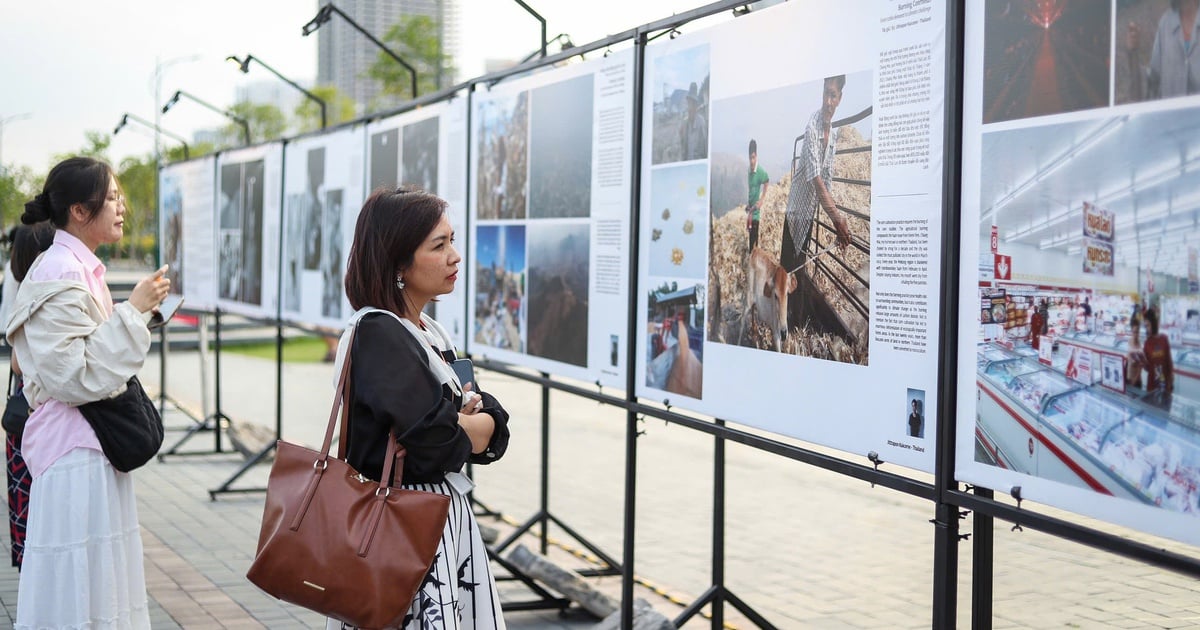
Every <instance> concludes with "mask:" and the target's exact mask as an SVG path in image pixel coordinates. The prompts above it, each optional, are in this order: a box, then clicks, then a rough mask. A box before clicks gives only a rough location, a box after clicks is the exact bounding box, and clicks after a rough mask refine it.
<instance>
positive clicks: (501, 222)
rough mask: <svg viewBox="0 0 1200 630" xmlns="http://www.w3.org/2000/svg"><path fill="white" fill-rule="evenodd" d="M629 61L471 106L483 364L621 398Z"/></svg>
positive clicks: (614, 59)
mask: <svg viewBox="0 0 1200 630" xmlns="http://www.w3.org/2000/svg"><path fill="white" fill-rule="evenodd" d="M632 62H633V55H632V52H631V51H624V52H620V53H615V54H612V55H610V56H608V57H606V58H602V59H596V60H592V61H587V62H584V63H578V64H573V65H568V66H564V67H561V68H555V69H548V70H545V71H543V72H540V73H538V74H536V75H533V76H529V77H523V78H519V79H512V80H509V81H504V82H502V83H500V84H498V85H495V86H493V87H491V89H485V88H483V87H482V86H481V88H480V89H477V91H476V92H474V93H473V95H472V101H471V102H472V111H473V114H472V117H471V143H472V144H471V146H472V152H471V155H472V160H473V164H474V169H473V170H472V173H471V182H470V189H471V202H470V208H471V216H472V217H473V220H472V230H471V232H472V237H471V243H470V248H469V251H470V253H471V255H470V256H469V257H468V258H469V259H470V260H471V261H472V265H473V266H472V269H471V273H470V277H471V286H470V288H469V291H468V296H469V298H470V299H469V302H468V321H469V322H470V325H471V333H470V339H469V342H468V344H469V345H468V347H469V349H470V351H471V353H472V354H479V355H483V356H486V357H488V358H492V359H496V360H499V361H503V362H507V363H512V364H517V365H524V366H528V367H532V368H535V369H537V370H541V371H544V372H548V373H552V374H557V375H562V376H566V377H570V378H578V379H582V380H587V381H589V382H597V381H598V382H600V383H601V384H604V385H610V386H618V387H624V385H625V370H626V366H625V361H626V350H625V349H626V348H627V344H628V340H627V339H626V336H627V328H628V315H627V314H628V311H629V303H630V297H629V288H628V284H629V283H628V274H629V267H628V265H629V260H630V255H629V252H628V251H627V250H628V247H627V243H628V239H629V229H630V226H629V216H630V212H629V204H630V194H631V192H630V191H631V188H630V186H631V183H630V179H631V178H630V168H629V165H630V162H631V155H632V154H631V151H632V148H631V129H632V120H633V119H632V114H633V109H632V107H633V105H632V100H633V96H632V95H633V85H632V78H633V67H632Z"/></svg>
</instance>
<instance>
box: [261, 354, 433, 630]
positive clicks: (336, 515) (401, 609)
mask: <svg viewBox="0 0 1200 630" xmlns="http://www.w3.org/2000/svg"><path fill="white" fill-rule="evenodd" d="M350 341H351V343H352V342H353V337H352V338H351V340H350ZM349 370H350V357H349V354H347V356H346V360H345V363H344V365H343V367H342V372H341V376H340V377H339V379H338V388H337V394H336V395H335V398H334V402H333V409H332V410H331V411H330V412H329V426H328V427H327V428H326V430H325V442H324V444H323V445H322V447H321V450H320V451H319V452H318V451H314V450H312V449H308V448H304V447H302V446H297V445H295V444H290V443H288V442H284V441H283V440H280V441H279V442H278V443H277V445H276V448H275V463H274V464H273V465H272V466H271V475H270V477H269V478H268V480H267V500H266V507H265V508H264V510H263V519H262V530H261V531H260V533H259V535H258V553H257V554H256V555H255V558H254V562H253V564H251V565H250V571H249V572H248V573H247V574H246V577H247V578H248V579H249V580H250V581H251V582H253V583H254V584H255V585H256V586H258V587H259V588H261V589H262V590H264V591H266V592H267V593H269V594H271V595H273V596H275V597H277V598H279V599H281V600H283V601H286V602H289V603H292V604H296V605H297V606H302V607H304V608H307V609H309V610H312V611H315V612H318V613H321V614H323V615H326V616H328V617H332V618H334V619H338V620H340V621H344V622H346V623H349V624H352V625H354V626H357V627H359V628H390V627H394V626H398V625H399V624H400V623H401V621H403V619H404V616H405V614H406V613H407V612H408V609H409V607H410V605H411V603H412V599H413V597H414V596H415V595H416V593H417V590H418V589H419V588H420V586H421V583H422V582H423V581H424V579H425V576H426V574H427V573H428V571H429V567H430V565H432V564H433V560H434V555H435V554H436V553H437V548H438V543H439V541H440V540H441V538H442V531H443V529H444V528H445V526H446V516H447V513H448V511H449V509H450V498H449V497H447V496H445V495H441V494H437V493H434V492H420V491H417V490H404V489H400V488H396V487H389V486H388V485H386V484H381V483H379V482H376V481H372V480H370V479H366V478H364V477H363V476H362V475H360V474H358V471H356V470H354V468H352V467H351V466H350V465H349V464H347V463H346V462H345V461H344V460H343V459H340V458H338V457H330V456H329V449H330V445H331V443H332V441H333V431H334V427H335V425H336V424H337V418H338V410H339V408H340V407H341V406H342V404H343V403H344V402H346V401H344V397H345V392H347V391H348V390H349V388H348V387H347V386H346V384H347V380H348V378H349V377H348V374H349ZM346 421H347V419H346V414H345V413H343V414H342V425H343V426H342V440H341V444H342V445H344V444H345V441H346V440H345V433H346V427H345V425H346ZM341 448H344V447H343V446H339V450H341ZM403 454H404V451H403V447H401V448H400V450H399V452H397V448H396V440H395V436H394V435H393V436H392V439H391V440H389V442H388V449H387V455H386V456H385V458H384V467H383V476H382V477H381V478H382V479H385V480H386V479H390V478H391V473H392V469H393V465H395V470H396V478H397V481H396V482H395V484H394V485H399V483H400V482H399V478H400V475H401V472H402V471H403V470H404V459H403ZM339 455H340V453H339Z"/></svg>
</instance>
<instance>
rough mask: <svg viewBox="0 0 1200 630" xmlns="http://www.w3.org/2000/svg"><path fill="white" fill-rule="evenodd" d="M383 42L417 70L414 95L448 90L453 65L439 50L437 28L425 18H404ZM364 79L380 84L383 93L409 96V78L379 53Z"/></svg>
mask: <svg viewBox="0 0 1200 630" xmlns="http://www.w3.org/2000/svg"><path fill="white" fill-rule="evenodd" d="M382 40H383V43H384V44H385V45H387V47H388V48H391V49H392V50H394V51H396V54H397V55H399V56H400V58H401V59H403V60H405V61H407V62H408V64H409V65H411V66H412V67H413V68H416V70H417V96H420V95H422V94H428V93H430V92H436V91H438V90H439V89H441V88H443V87H448V86H449V85H450V81H451V80H452V78H453V76H454V62H453V60H452V59H451V58H450V56H449V55H447V54H445V53H444V52H443V50H442V40H441V27H440V26H439V25H438V22H437V20H434V19H433V18H431V17H429V16H428V15H406V16H404V17H402V18H400V21H399V22H397V23H396V24H395V25H393V26H392V28H390V29H388V32H387V33H385V34H384V35H383V38H382ZM367 76H368V77H370V78H372V79H375V80H376V81H379V82H380V83H382V84H383V93H384V94H387V95H391V96H399V97H401V98H404V99H408V98H411V97H412V75H411V74H409V72H408V69H407V68H405V67H404V66H402V65H400V64H399V63H397V62H396V60H395V59H392V57H391V56H390V55H388V54H387V53H385V52H383V51H379V54H378V55H377V58H376V60H375V63H373V64H371V67H370V68H368V69H367Z"/></svg>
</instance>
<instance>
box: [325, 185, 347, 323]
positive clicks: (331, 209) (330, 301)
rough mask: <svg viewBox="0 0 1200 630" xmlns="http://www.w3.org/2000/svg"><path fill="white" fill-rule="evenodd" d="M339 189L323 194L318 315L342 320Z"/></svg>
mask: <svg viewBox="0 0 1200 630" xmlns="http://www.w3.org/2000/svg"><path fill="white" fill-rule="evenodd" d="M343 193H344V191H343V190H342V189H340V188H339V189H337V190H327V191H325V213H324V215H323V219H322V221H321V233H322V234H324V235H325V238H324V239H322V243H323V244H324V251H322V252H321V315H322V316H323V317H329V318H332V319H341V317H342V292H343V289H342V287H343V285H342V273H343V272H342V261H343V260H345V259H346V253H344V252H343V251H342V212H343V205H344V204H343V201H342V199H343Z"/></svg>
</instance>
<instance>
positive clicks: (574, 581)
mask: <svg viewBox="0 0 1200 630" xmlns="http://www.w3.org/2000/svg"><path fill="white" fill-rule="evenodd" d="M508 561H509V562H511V563H513V565H515V566H516V567H517V568H518V569H520V570H521V571H522V572H523V573H524V574H525V575H527V576H529V577H531V578H533V579H535V580H539V581H541V582H542V583H544V584H546V585H547V586H549V587H550V588H553V589H554V590H556V591H558V592H560V593H562V594H563V595H564V596H565V597H566V598H567V599H569V600H571V601H573V602H575V603H576V604H579V605H580V606H582V607H583V609H584V610H586V611H588V612H590V613H592V614H593V615H595V616H596V618H598V619H603V618H605V617H608V616H609V615H611V614H612V613H613V612H614V611H617V609H618V606H617V602H616V600H614V599H613V598H611V597H609V596H608V595H605V594H604V593H601V592H600V591H597V590H596V589H594V588H592V585H591V584H588V583H587V581H586V580H585V579H584V578H583V576H581V575H579V574H578V573H576V572H574V571H572V570H570V569H565V568H563V567H560V566H558V565H557V564H554V563H553V562H551V561H550V559H548V558H546V557H545V556H541V555H538V554H536V553H534V552H532V551H530V550H529V549H528V548H526V547H525V545H517V546H516V547H515V548H514V549H513V550H512V551H511V552H509V554H508Z"/></svg>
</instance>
